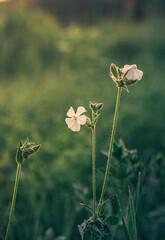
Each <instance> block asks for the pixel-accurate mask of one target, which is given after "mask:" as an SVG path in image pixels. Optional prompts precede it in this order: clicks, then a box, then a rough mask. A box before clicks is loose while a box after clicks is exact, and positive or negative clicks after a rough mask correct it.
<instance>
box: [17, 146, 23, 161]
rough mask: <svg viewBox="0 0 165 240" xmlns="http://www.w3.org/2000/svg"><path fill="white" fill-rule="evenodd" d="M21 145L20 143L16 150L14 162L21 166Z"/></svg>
mask: <svg viewBox="0 0 165 240" xmlns="http://www.w3.org/2000/svg"><path fill="white" fill-rule="evenodd" d="M21 146H22V144H21V143H20V147H19V148H18V149H17V154H16V162H17V163H20V164H22V163H23V160H24V159H23V151H22V150H21Z"/></svg>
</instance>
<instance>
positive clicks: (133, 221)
mask: <svg viewBox="0 0 165 240" xmlns="http://www.w3.org/2000/svg"><path fill="white" fill-rule="evenodd" d="M128 191H129V204H130V216H131V222H132V227H131V230H132V228H133V233H134V237H135V240H137V229H136V212H135V205H134V200H133V196H132V193H131V190H130V187H129V186H128Z"/></svg>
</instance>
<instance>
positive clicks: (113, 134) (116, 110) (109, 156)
mask: <svg viewBox="0 0 165 240" xmlns="http://www.w3.org/2000/svg"><path fill="white" fill-rule="evenodd" d="M121 91H122V88H121V87H118V93H117V99H116V107H115V114H114V119H113V126H112V133H111V140H110V146H109V152H108V160H107V166H106V171H105V176H104V182H103V187H102V191H101V196H100V201H99V204H98V210H99V207H100V205H101V203H102V201H103V198H104V194H105V190H106V185H107V181H108V174H109V170H110V165H111V157H112V152H113V142H114V136H115V130H116V123H117V116H118V111H119V103H120V96H121Z"/></svg>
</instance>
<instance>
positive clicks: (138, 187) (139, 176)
mask: <svg viewBox="0 0 165 240" xmlns="http://www.w3.org/2000/svg"><path fill="white" fill-rule="evenodd" d="M140 181H141V172H139V175H138V183H137V190H136V195H135V211H136V214H137V211H138V203H139V194H140Z"/></svg>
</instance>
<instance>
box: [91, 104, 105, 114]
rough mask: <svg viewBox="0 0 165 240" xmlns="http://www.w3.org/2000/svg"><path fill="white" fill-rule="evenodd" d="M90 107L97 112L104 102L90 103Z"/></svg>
mask: <svg viewBox="0 0 165 240" xmlns="http://www.w3.org/2000/svg"><path fill="white" fill-rule="evenodd" d="M89 107H90V109H91V110H92V111H94V112H95V113H96V112H97V111H98V110H100V109H101V108H102V107H103V103H92V102H90V103H89Z"/></svg>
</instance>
